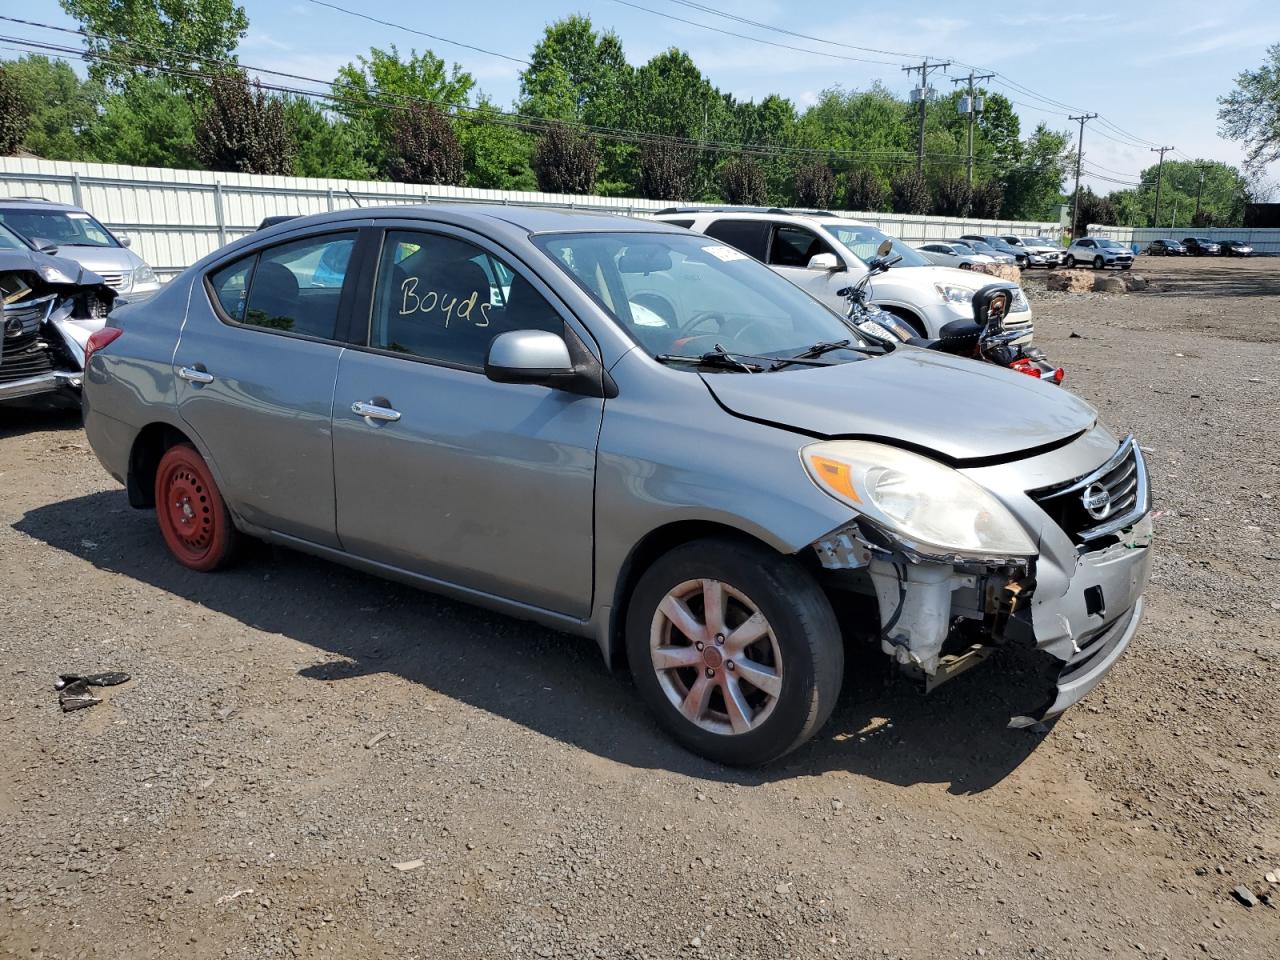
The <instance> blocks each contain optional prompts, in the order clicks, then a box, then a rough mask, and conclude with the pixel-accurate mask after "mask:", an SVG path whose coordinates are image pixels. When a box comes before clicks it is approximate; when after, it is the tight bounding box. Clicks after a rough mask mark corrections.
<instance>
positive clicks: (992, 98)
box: [930, 88, 1022, 170]
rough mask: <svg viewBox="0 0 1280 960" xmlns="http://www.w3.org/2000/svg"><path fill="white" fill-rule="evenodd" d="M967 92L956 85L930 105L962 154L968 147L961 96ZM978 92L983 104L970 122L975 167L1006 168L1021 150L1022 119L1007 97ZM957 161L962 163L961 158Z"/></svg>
mask: <svg viewBox="0 0 1280 960" xmlns="http://www.w3.org/2000/svg"><path fill="white" fill-rule="evenodd" d="M967 95H968V91H967V90H961V89H956V90H953V91H952V92H951V94H950V95H949V96H946V97H943V98H942V99H941V100H939V101H938V102H937V103H936V104H932V105H931V106H930V113H931V114H933V113H936V114H937V116H938V120H939V123H940V124H941V125H942V126H944V127H945V128H946V129H947V130H948V131H949V132H950V134H951V138H952V140H953V142H954V143H955V145H956V148H957V152H958V154H960V155H964V156H967V149H968V135H969V134H968V130H969V117H968V114H964V113H960V99H961V98H962V97H965V96H967ZM978 96H980V97H981V98H982V100H983V106H982V112H981V113H979V114H978V116H977V119H976V121H975V122H974V125H973V156H974V164H975V167H976V168H977V169H979V170H981V169H983V168H984V167H985V168H995V169H997V170H1004V169H1007V168H1008V167H1010V166H1012V165H1013V164H1015V163H1017V162H1018V160H1019V158H1020V156H1021V153H1022V141H1021V136H1022V122H1021V121H1020V120H1019V119H1018V115H1017V113H1015V112H1014V109H1013V104H1012V103H1011V102H1010V101H1009V98H1008V97H1005V96H1003V95H1002V94H999V93H988V92H987V91H986V90H983V89H982V88H978ZM958 163H959V164H960V165H963V164H964V161H963V160H960V161H958Z"/></svg>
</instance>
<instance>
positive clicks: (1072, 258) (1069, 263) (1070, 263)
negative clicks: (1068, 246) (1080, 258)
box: [1067, 253, 1076, 267]
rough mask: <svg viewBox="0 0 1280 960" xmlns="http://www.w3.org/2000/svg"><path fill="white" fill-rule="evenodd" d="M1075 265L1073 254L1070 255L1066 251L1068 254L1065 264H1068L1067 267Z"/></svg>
mask: <svg viewBox="0 0 1280 960" xmlns="http://www.w3.org/2000/svg"><path fill="white" fill-rule="evenodd" d="M1075 265H1076V258H1075V257H1074V256H1072V255H1071V254H1069V253H1068V254H1067V266H1068V267H1074V266H1075Z"/></svg>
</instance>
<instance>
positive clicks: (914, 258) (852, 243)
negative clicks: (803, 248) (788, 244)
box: [822, 223, 934, 267]
mask: <svg viewBox="0 0 1280 960" xmlns="http://www.w3.org/2000/svg"><path fill="white" fill-rule="evenodd" d="M822 229H823V230H825V231H826V232H827V233H829V234H831V236H833V237H835V238H836V239H837V240H839V241H840V242H841V243H843V244H844V245H845V246H846V247H848V248H849V249H850V250H852V251H853V253H854V255H855V256H856V257H857V258H858V259H859V260H862V261H863V262H865V261H867V260H870V259H871V258H872V257H874V256H875V255H876V251H877V250H879V249H880V244H882V243H884V242H885V241H886V240H888V241H889V242H890V243H892V244H893V253H892V254H890V255H889V259H893V258H894V257H902V260H901V261H899V262H898V263H895V264H894V266H895V267H932V266H933V265H934V264H933V261H931V260H929V259H928V258H927V257H924V256H922V255H921V254H920V251H919V250H916V249H915V248H914V247H909V246H907V245H906V244H905V243H903V242H902V241H901V240H899V239H898V238H897V237H891V236H889V235H888V234H887V233H881V232H880V231H879V230H877V229H876V228H875V227H868V226H865V225H863V224H858V223H849V224H844V223H824V224H823V225H822Z"/></svg>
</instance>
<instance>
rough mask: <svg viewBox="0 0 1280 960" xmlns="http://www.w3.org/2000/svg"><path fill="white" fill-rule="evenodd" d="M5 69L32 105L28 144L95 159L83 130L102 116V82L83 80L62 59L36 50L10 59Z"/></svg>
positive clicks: (38, 151)
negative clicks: (88, 147) (100, 108)
mask: <svg viewBox="0 0 1280 960" xmlns="http://www.w3.org/2000/svg"><path fill="white" fill-rule="evenodd" d="M4 71H5V74H6V75H7V76H8V77H9V80H10V81H11V83H12V84H13V85H14V87H15V89H16V90H17V94H18V96H19V97H20V98H21V99H22V100H23V101H24V102H25V103H26V104H27V106H28V107H29V109H30V112H29V113H28V114H27V117H26V119H25V121H24V122H23V124H22V136H21V140H20V142H21V145H22V146H23V148H24V149H26V150H27V151H28V152H30V153H34V154H35V155H36V156H38V157H44V158H45V159H48V160H84V159H89V158H88V150H87V147H86V144H85V143H84V140H83V134H84V132H85V130H86V129H87V128H88V127H89V125H90V124H92V123H93V122H94V120H95V119H96V118H97V116H98V110H99V106H100V104H101V102H102V99H103V96H104V93H103V90H102V87H101V85H100V84H98V83H96V82H94V81H92V80H81V79H80V78H79V77H78V76H76V73H75V71H74V70H72V69H71V67H70V65H68V64H67V63H65V62H63V61H61V60H50V59H49V58H48V57H43V56H38V55H36V54H31V55H29V56H25V57H23V58H21V59H19V60H11V61H8V62H7V63H5V65H4Z"/></svg>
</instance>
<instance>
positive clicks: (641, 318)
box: [533, 233, 870, 362]
mask: <svg viewBox="0 0 1280 960" xmlns="http://www.w3.org/2000/svg"><path fill="white" fill-rule="evenodd" d="M533 241H534V243H536V244H537V245H538V247H539V248H540V249H541V250H542V251H543V252H544V253H545V254H547V256H549V257H550V258H551V259H552V260H554V261H555V263H556V265H557V266H558V267H560V269H562V270H563V271H564V272H565V273H567V274H568V275H569V276H570V277H572V278H573V279H574V280H575V281H576V282H577V283H578V285H579V286H581V287H582V288H583V289H584V290H586V291H587V293H589V294H590V295H591V296H592V297H593V298H594V299H595V300H596V302H597V303H599V304H600V306H601V307H603V308H604V309H605V310H606V311H607V312H608V313H609V315H610V316H612V317H613V319H614V320H615V321H616V322H617V323H618V324H619V326H621V327H622V328H623V329H624V330H625V331H626V332H627V333H628V334H630V335H631V337H632V339H634V340H635V341H636V342H637V343H638V344H640V346H641V347H643V348H644V350H645V351H646V352H648V353H649V355H650V356H653V357H662V356H666V357H670V356H677V357H700V356H702V355H703V354H706V353H713V352H716V351H717V348H723V350H724V351H725V352H728V353H731V354H742V355H745V356H752V357H764V358H770V359H776V358H783V357H789V356H794V355H796V354H798V353H802V352H804V351H806V350H808V349H810V348H811V347H813V346H814V345H816V344H822V343H831V342H836V341H850V342H852V343H853V344H855V345H856V344H865V343H868V342H870V341H867V340H865V339H864V338H862V337H861V336H860V335H859V334H858V333H857V331H856V330H854V329H853V328H852V327H851V326H850V325H849V324H848V323H846V322H845V320H844V319H843V318H842V317H840V316H839V315H838V314H836V313H833V312H832V311H831V310H828V309H827V308H826V307H824V306H823V305H822V304H820V303H819V302H818V301H817V300H814V299H813V298H812V297H810V296H809V295H808V294H807V293H805V292H804V291H803V290H801V289H800V288H799V287H797V286H795V285H794V284H792V283H791V282H790V281H789V280H786V279H784V278H783V277H781V276H779V275H778V274H776V273H774V272H773V271H772V270H770V269H769V268H768V267H766V266H764V265H762V264H760V263H759V262H757V261H756V260H754V259H752V258H751V257H749V256H748V255H747V254H745V253H742V252H741V251H739V250H737V249H735V248H734V247H729V246H725V245H724V244H720V243H717V242H716V241H715V240H713V239H711V238H709V237H705V236H702V235H700V234H691V235H685V236H674V235H671V234H665V233H560V234H545V235H542V236H535V237H533ZM850 282H853V281H852V280H851V281H850ZM858 356H859V355H858V354H853V353H850V352H847V351H836V352H833V353H828V354H826V355H825V356H824V357H823V361H825V362H832V361H835V360H841V359H843V360H852V359H855V358H856V357H858Z"/></svg>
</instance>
